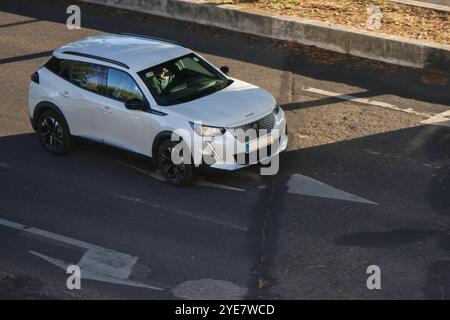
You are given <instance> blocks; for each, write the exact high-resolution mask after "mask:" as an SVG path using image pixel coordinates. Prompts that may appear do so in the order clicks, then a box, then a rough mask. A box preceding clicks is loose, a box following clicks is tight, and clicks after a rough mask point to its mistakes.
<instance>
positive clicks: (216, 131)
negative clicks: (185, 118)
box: [189, 122, 225, 137]
mask: <svg viewBox="0 0 450 320" xmlns="http://www.w3.org/2000/svg"><path fill="white" fill-rule="evenodd" d="M189 123H190V124H191V127H192V129H194V131H195V132H196V133H197V134H198V135H200V136H204V137H213V136H221V135H223V134H224V133H225V128H217V127H208V126H203V125H201V124H197V123H193V122H189Z"/></svg>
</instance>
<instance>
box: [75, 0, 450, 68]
mask: <svg viewBox="0 0 450 320" xmlns="http://www.w3.org/2000/svg"><path fill="white" fill-rule="evenodd" d="M83 1H85V2H90V3H96V4H102V5H106V6H110V7H116V8H123V9H129V10H134V11H139V12H144V13H149V14H153V15H159V16H164V17H169V18H174V19H178V20H183V21H190V22H196V23H200V24H206V25H210V26H215V27H219V28H223V29H228V30H233V31H239V32H243V33H250V34H255V35H260V36H264V37H269V38H274V39H279V40H288V41H295V42H298V43H301V44H305V45H312V46H316V47H318V48H322V49H327V50H331V51H336V52H340V53H348V54H351V55H354V56H358V57H363V58H368V59H374V60H379V61H384V62H388V63H393V64H396V65H402V66H409V67H416V68H438V69H447V70H450V46H448V45H438V44H433V43H428V42H425V41H418V40H412V39H407V38H403V37H397V36H391V35H386V34H381V33H375V32H366V31H360V30H356V29H352V28H346V27H336V26H330V25H328V24H325V23H321V22H316V21H311V20H306V19H302V18H296V17H290V16H279V15H272V14H267V13H264V12H260V11H254V10H246V9H242V8H239V7H238V6H233V5H228V4H215V3H208V2H207V1H203V0H83Z"/></svg>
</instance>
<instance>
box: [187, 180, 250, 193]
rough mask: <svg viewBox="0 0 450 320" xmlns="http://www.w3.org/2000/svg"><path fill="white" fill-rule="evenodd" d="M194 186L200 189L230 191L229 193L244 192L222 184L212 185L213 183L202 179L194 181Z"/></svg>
mask: <svg viewBox="0 0 450 320" xmlns="http://www.w3.org/2000/svg"><path fill="white" fill-rule="evenodd" d="M194 185H196V186H200V187H209V188H218V189H225V190H231V191H239V192H245V190H244V189H241V188H236V187H231V186H227V185H224V184H218V183H214V182H211V181H207V180H204V179H199V180H197V181H195V182H194Z"/></svg>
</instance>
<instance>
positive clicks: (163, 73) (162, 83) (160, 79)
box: [156, 67, 174, 92]
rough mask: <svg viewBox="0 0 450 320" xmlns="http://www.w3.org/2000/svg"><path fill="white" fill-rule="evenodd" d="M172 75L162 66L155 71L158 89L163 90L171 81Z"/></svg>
mask: <svg viewBox="0 0 450 320" xmlns="http://www.w3.org/2000/svg"><path fill="white" fill-rule="evenodd" d="M173 78H174V75H173V73H171V72H170V71H169V69H167V68H166V67H162V68H161V69H159V70H158V72H157V73H156V80H157V86H158V91H159V92H163V91H164V90H165V89H166V88H167V87H168V86H169V85H170V84H171V83H172V81H173Z"/></svg>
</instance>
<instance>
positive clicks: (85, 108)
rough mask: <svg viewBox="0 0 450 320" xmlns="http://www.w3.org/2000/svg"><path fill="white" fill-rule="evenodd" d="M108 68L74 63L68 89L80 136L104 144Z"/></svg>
mask: <svg viewBox="0 0 450 320" xmlns="http://www.w3.org/2000/svg"><path fill="white" fill-rule="evenodd" d="M105 73H106V67H104V66H101V65H97V64H93V63H87V62H80V61H72V63H71V70H70V82H71V84H72V87H71V88H70V89H69V88H66V91H67V92H65V93H67V95H68V96H67V98H68V100H69V103H70V105H71V108H70V110H71V111H70V113H71V115H70V117H71V119H72V122H73V123H75V124H76V127H77V128H80V134H79V135H80V136H82V137H86V138H89V139H92V140H97V141H100V142H103V141H104V139H105V131H106V128H105V127H104V124H103V99H104V97H103V94H104V90H105V86H104V78H105Z"/></svg>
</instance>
